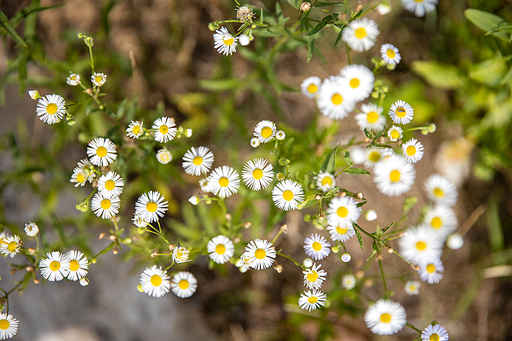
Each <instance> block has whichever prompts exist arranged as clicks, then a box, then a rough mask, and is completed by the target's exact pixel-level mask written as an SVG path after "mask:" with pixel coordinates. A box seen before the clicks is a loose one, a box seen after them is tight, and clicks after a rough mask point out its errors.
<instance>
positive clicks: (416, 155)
mask: <svg viewBox="0 0 512 341" xmlns="http://www.w3.org/2000/svg"><path fill="white" fill-rule="evenodd" d="M402 152H403V153H404V156H405V161H407V162H409V163H416V162H418V161H420V160H421V159H422V158H423V154H424V153H423V144H421V142H420V141H418V140H416V139H414V138H412V139H410V140H409V141H407V142H406V143H404V144H402Z"/></svg>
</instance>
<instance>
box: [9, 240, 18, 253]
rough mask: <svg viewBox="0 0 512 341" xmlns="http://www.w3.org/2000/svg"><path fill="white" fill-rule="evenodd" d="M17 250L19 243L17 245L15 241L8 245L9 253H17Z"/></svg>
mask: <svg viewBox="0 0 512 341" xmlns="http://www.w3.org/2000/svg"><path fill="white" fill-rule="evenodd" d="M17 248H18V243H16V242H15V241H12V242H10V243H9V244H7V250H9V252H16V249H17Z"/></svg>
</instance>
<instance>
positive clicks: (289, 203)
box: [272, 179, 304, 211]
mask: <svg viewBox="0 0 512 341" xmlns="http://www.w3.org/2000/svg"><path fill="white" fill-rule="evenodd" d="M272 200H274V204H275V205H276V206H277V207H278V208H280V209H282V210H283V211H290V210H296V209H297V206H298V205H299V204H300V203H301V202H302V200H304V190H303V189H302V186H301V185H300V184H299V183H298V182H296V181H293V180H290V179H286V180H282V181H280V182H278V183H277V184H276V186H275V187H274V189H272Z"/></svg>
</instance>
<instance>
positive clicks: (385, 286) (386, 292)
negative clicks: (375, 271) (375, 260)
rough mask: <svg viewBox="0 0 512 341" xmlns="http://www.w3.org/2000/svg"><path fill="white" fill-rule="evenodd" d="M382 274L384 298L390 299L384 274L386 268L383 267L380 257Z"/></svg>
mask: <svg viewBox="0 0 512 341" xmlns="http://www.w3.org/2000/svg"><path fill="white" fill-rule="evenodd" d="M379 267H380V274H381V276H382V284H383V285H384V298H385V299H388V287H387V285H386V277H385V276H384V269H383V268H382V260H380V259H379Z"/></svg>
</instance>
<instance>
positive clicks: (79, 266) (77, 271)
mask: <svg viewBox="0 0 512 341" xmlns="http://www.w3.org/2000/svg"><path fill="white" fill-rule="evenodd" d="M66 257H68V259H69V272H68V274H67V276H66V278H67V279H69V280H71V281H78V280H80V279H82V278H84V277H85V276H87V270H88V269H89V261H88V260H87V257H86V256H85V255H84V254H83V253H82V252H80V251H77V250H71V251H69V252H68V253H66Z"/></svg>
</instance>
